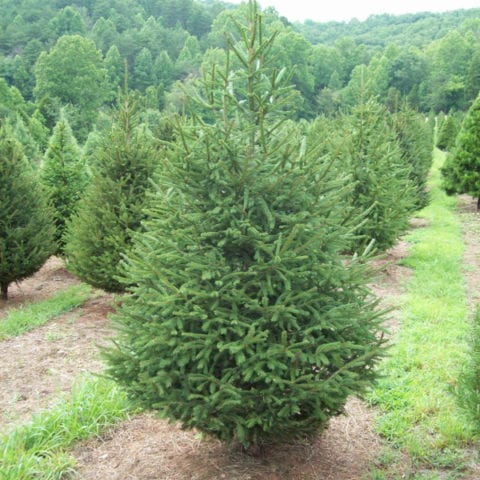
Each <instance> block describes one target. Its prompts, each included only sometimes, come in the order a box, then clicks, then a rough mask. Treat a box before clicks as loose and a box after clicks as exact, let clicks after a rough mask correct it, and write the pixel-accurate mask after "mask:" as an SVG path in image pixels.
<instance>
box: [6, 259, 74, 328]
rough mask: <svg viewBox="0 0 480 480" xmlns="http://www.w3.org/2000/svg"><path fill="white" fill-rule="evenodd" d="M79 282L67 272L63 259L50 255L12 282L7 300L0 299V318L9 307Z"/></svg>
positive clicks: (43, 296)
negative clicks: (39, 267) (23, 278)
mask: <svg viewBox="0 0 480 480" xmlns="http://www.w3.org/2000/svg"><path fill="white" fill-rule="evenodd" d="M77 283H79V281H78V279H77V277H75V276H74V275H72V274H71V273H69V272H67V270H66V269H65V266H64V264H63V261H62V260H61V259H60V258H58V257H50V258H49V259H48V260H47V262H46V263H45V265H44V266H43V267H42V268H41V269H40V270H39V271H38V272H37V273H36V274H35V275H32V276H31V277H29V278H27V279H25V280H23V281H22V282H18V283H12V284H11V285H10V287H9V289H8V300H7V301H6V302H5V301H4V300H0V319H1V318H2V317H3V316H5V314H6V313H7V312H8V310H9V309H11V308H18V307H20V306H21V305H24V304H26V303H31V302H38V301H40V300H44V299H46V298H48V297H51V296H52V295H53V294H54V293H55V292H58V291H59V290H63V289H65V288H67V287H69V286H71V285H75V284H77Z"/></svg>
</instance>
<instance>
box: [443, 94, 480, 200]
mask: <svg viewBox="0 0 480 480" xmlns="http://www.w3.org/2000/svg"><path fill="white" fill-rule="evenodd" d="M442 174H443V176H444V183H443V186H444V188H445V191H446V192H447V193H448V194H453V193H468V194H469V195H472V196H473V197H475V198H477V199H478V202H477V207H478V209H480V95H479V96H478V97H477V99H476V100H475V102H474V103H473V105H472V106H471V107H470V110H469V111H468V112H467V115H466V116H465V119H464V121H463V123H462V128H461V130H460V133H459V134H458V137H457V140H456V143H455V148H454V149H453V151H452V153H451V154H450V155H449V156H448V157H447V160H446V162H445V165H444V166H443V168H442Z"/></svg>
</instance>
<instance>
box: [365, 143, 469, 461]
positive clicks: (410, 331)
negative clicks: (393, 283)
mask: <svg viewBox="0 0 480 480" xmlns="http://www.w3.org/2000/svg"><path fill="white" fill-rule="evenodd" d="M443 161H444V154H442V153H441V152H440V151H438V150H436V151H435V154H434V166H433V169H432V177H431V180H430V187H431V203H430V205H429V206H428V207H426V208H425V209H424V210H422V211H421V212H420V213H419V216H421V217H424V218H426V219H427V220H428V226H427V227H425V228H420V229H416V230H414V231H412V232H411V233H410V234H409V235H408V237H407V240H408V241H409V242H410V243H411V244H412V247H411V253H410V255H409V257H408V258H407V259H406V260H405V261H404V262H403V263H404V264H405V265H407V266H409V267H411V268H412V269H413V276H412V278H411V279H409V280H408V282H407V284H406V289H407V293H406V295H405V298H404V302H403V305H402V310H401V320H402V323H401V328H400V331H399V332H398V334H397V335H396V337H395V339H394V345H393V346H392V348H391V351H390V355H389V356H388V358H387V359H386V360H385V361H384V363H383V365H382V374H383V378H382V379H381V380H379V382H378V384H377V385H376V388H375V389H374V391H373V392H372V394H371V398H370V400H371V402H372V403H373V404H375V405H377V406H378V407H379V408H380V410H381V412H382V414H381V415H380V417H379V419H378V423H377V425H378V430H379V432H380V433H381V434H382V435H383V436H385V437H386V438H387V439H388V440H389V441H390V442H391V443H392V444H393V445H394V446H397V447H402V448H404V449H406V451H407V452H408V453H409V454H410V455H411V456H412V458H413V459H414V460H419V461H421V462H424V463H426V464H428V465H429V466H431V467H438V468H455V467H458V466H459V462H460V463H461V460H460V457H461V456H462V454H461V448H462V446H465V445H466V444H467V443H468V442H470V441H471V440H472V438H473V435H474V432H473V428H472V425H471V424H470V423H469V422H468V420H467V418H466V415H465V414H464V412H463V411H462V409H461V408H459V405H458V402H457V398H456V395H455V390H456V386H457V382H458V378H459V376H460V374H461V371H462V368H463V365H464V364H465V363H466V362H467V359H468V352H469V341H468V336H469V333H470V325H469V322H468V320H467V308H466V299H465V285H464V278H463V274H462V271H463V263H462V262H463V251H464V244H463V237H462V230H461V223H460V220H459V218H458V215H457V214H456V204H457V202H456V199H455V198H452V197H448V196H446V195H445V193H444V192H443V191H442V190H441V187H440V182H441V178H440V171H439V170H440V167H441V165H442V163H443Z"/></svg>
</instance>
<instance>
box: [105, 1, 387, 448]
mask: <svg viewBox="0 0 480 480" xmlns="http://www.w3.org/2000/svg"><path fill="white" fill-rule="evenodd" d="M236 26H237V32H238V39H236V38H234V37H233V36H230V37H229V41H228V59H227V62H226V67H225V69H224V70H222V71H219V70H220V69H217V68H216V67H215V66H212V68H211V70H209V72H208V74H205V75H204V77H203V79H202V81H201V82H200V83H199V85H198V88H197V89H196V90H195V91H194V92H193V93H192V94H191V95H189V96H188V101H189V104H190V110H191V116H192V118H191V119H190V120H187V121H185V123H183V124H181V125H180V127H181V128H180V129H179V132H178V136H179V138H180V140H181V141H180V142H179V144H177V145H176V150H175V151H174V154H172V155H171V158H169V163H168V166H167V168H165V169H164V170H163V171H162V172H161V174H159V175H158V176H157V192H156V195H155V197H154V198H153V199H152V203H151V208H150V212H149V213H150V219H149V220H148V221H146V222H145V231H144V232H142V233H141V234H139V235H137V236H136V240H137V241H136V244H135V248H134V249H133V250H132V252H131V254H130V256H129V259H128V262H127V263H128V264H127V267H126V268H127V282H128V283H129V284H131V285H134V286H133V287H131V293H132V295H131V296H129V297H127V298H125V301H124V303H123V305H122V306H121V308H120V309H119V311H118V312H117V314H116V316H115V323H116V324H117V327H118V329H119V335H118V338H117V341H116V343H115V346H113V347H111V348H110V349H107V350H106V351H105V355H106V358H107V361H108V364H109V367H108V369H107V372H108V374H109V375H110V376H111V377H113V378H114V379H116V380H117V381H118V382H119V383H120V384H121V385H123V386H124V387H125V389H126V390H127V391H128V393H129V394H130V395H131V397H132V398H134V399H136V400H137V401H138V402H139V403H140V404H141V405H143V406H144V407H147V408H152V409H155V410H158V411H159V412H160V414H161V415H163V416H165V417H168V418H169V419H171V420H172V421H179V422H180V423H181V424H182V426H183V427H184V428H196V429H198V430H200V431H201V432H203V433H206V434H210V435H213V436H215V437H217V438H219V439H221V440H222V441H227V442H228V441H232V440H236V441H238V442H240V443H241V444H242V445H243V446H245V447H250V446H251V447H258V446H261V445H262V444H263V443H264V442H267V441H272V440H274V441H285V440H287V441H288V440H292V439H293V438H294V437H296V436H304V435H306V434H311V433H314V432H316V431H318V429H319V428H321V427H322V426H323V425H325V423H326V422H327V420H328V419H329V418H330V417H331V416H333V415H337V414H339V413H341V412H342V410H343V407H344V404H345V402H346V400H347V397H348V396H349V395H350V394H358V393H361V392H363V390H364V389H365V387H366V386H367V385H368V384H369V383H370V381H371V379H372V378H373V377H374V376H375V368H374V366H375V364H376V363H377V360H378V358H379V355H380V352H381V351H382V344H383V341H382V339H381V335H379V332H380V331H381V327H380V321H381V317H382V314H381V313H379V311H378V309H377V300H376V299H375V298H374V297H373V296H372V295H371V292H370V291H369V289H368V287H367V281H368V278H369V276H368V272H367V267H366V262H365V258H363V257H354V258H345V257H344V256H342V255H341V252H344V251H345V249H346V247H347V245H349V244H350V242H351V233H350V230H351V229H352V226H351V225H350V224H349V221H348V220H347V218H346V217H347V216H348V215H350V214H351V211H350V210H349V209H348V208H346V207H345V200H344V197H345V196H346V195H348V193H349V191H348V188H347V187H346V186H345V183H346V180H345V179H344V178H342V177H337V176H336V175H335V174H334V173H332V172H333V171H334V169H330V166H331V164H330V162H327V161H326V160H325V159H322V158H321V157H320V156H319V155H318V151H317V149H316V148H315V146H309V145H307V144H306V143H305V142H304V141H302V139H301V137H300V135H299V132H298V131H295V130H287V129H286V128H283V126H282V123H283V121H284V120H285V118H286V111H285V110H286V108H287V106H288V104H289V102H290V99H291V87H290V86H288V80H289V79H288V75H286V72H284V71H277V70H275V69H273V68H270V63H269V62H270V59H271V50H270V49H271V47H272V44H273V42H274V39H275V36H273V37H271V38H268V39H266V38H263V37H262V16H261V14H260V13H259V12H258V11H257V6H256V3H255V2H253V1H250V2H249V4H248V16H247V21H246V24H242V23H237V24H236ZM231 56H234V57H236V59H237V60H238V62H239V63H238V64H239V65H241V67H240V68H239V69H237V70H233V69H232V68H231V67H230V65H231V64H233V59H231V58H230V57H231ZM231 60H232V61H231ZM198 112H205V117H206V118H208V119H209V121H208V122H205V121H203V120H202V118H201V117H200V116H199V115H198ZM212 119H214V121H212ZM299 138H300V141H299Z"/></svg>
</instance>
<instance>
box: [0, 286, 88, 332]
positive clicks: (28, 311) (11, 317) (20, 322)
mask: <svg viewBox="0 0 480 480" xmlns="http://www.w3.org/2000/svg"><path fill="white" fill-rule="evenodd" d="M91 294H92V288H91V287H90V286H88V285H86V284H83V283H82V284H80V285H74V286H72V287H69V288H67V289H65V290H62V291H60V292H59V293H57V294H55V295H54V296H53V297H51V298H48V299H46V300H42V301H40V302H35V303H31V304H28V305H25V306H23V307H20V308H15V309H13V310H10V311H9V312H8V315H7V316H6V318H5V319H3V320H0V340H4V339H5V338H8V337H14V336H16V335H20V334H22V333H25V332H27V331H28V330H32V329H33V328H36V327H39V326H41V325H44V324H45V323H47V322H48V321H49V320H51V319H52V318H54V317H56V316H58V315H61V314H62V313H66V312H69V311H70V310H73V309H74V308H76V307H78V306H79V305H81V304H82V303H83V302H85V300H87V299H88V298H89V297H90V295H91Z"/></svg>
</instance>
